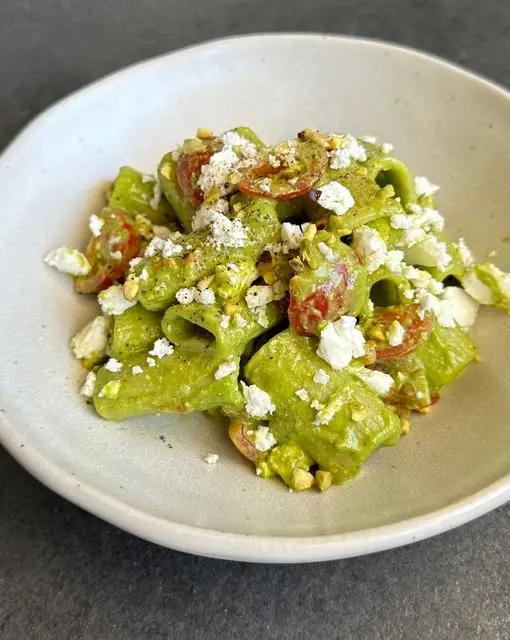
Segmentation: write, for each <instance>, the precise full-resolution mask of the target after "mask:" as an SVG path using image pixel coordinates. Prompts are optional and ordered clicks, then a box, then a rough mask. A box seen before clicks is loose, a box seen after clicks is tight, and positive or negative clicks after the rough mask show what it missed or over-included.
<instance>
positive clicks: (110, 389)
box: [98, 380, 120, 400]
mask: <svg viewBox="0 0 510 640" xmlns="http://www.w3.org/2000/svg"><path fill="white" fill-rule="evenodd" d="M119 391H120V380H110V382H107V383H106V384H105V385H104V387H103V388H102V389H101V391H100V392H99V394H98V395H99V396H100V397H101V398H102V397H103V396H105V397H106V398H110V400H115V398H116V397H117V396H118V395H119Z"/></svg>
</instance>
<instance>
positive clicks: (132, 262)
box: [129, 257, 142, 269]
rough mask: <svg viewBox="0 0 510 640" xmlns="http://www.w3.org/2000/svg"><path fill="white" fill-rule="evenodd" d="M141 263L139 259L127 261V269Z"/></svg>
mask: <svg viewBox="0 0 510 640" xmlns="http://www.w3.org/2000/svg"><path fill="white" fill-rule="evenodd" d="M141 261H142V258H139V257H137V258H133V259H132V260H130V261H129V268H130V269H134V268H135V267H136V265H137V264H140V262H141Z"/></svg>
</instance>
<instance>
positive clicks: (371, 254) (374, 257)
mask: <svg viewBox="0 0 510 640" xmlns="http://www.w3.org/2000/svg"><path fill="white" fill-rule="evenodd" d="M352 248H353V249H354V251H355V252H356V253H357V254H358V257H359V259H360V260H361V261H362V262H363V264H364V265H365V267H366V268H367V271H368V273H373V272H374V271H377V269H379V267H382V265H383V264H385V263H386V262H387V261H388V268H390V270H391V271H398V270H399V269H400V263H401V261H402V257H403V253H402V252H400V251H397V250H393V251H392V252H391V255H389V252H388V248H387V246H386V243H385V242H384V240H383V238H382V236H381V234H380V233H379V232H378V231H376V230H375V229H372V228H371V227H367V226H365V225H363V226H361V227H358V228H357V229H355V230H354V231H353V234H352ZM399 259H400V261H399Z"/></svg>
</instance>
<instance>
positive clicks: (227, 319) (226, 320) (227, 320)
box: [220, 314, 230, 329]
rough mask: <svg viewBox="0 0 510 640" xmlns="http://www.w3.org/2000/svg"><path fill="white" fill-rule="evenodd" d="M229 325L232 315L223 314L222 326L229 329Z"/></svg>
mask: <svg viewBox="0 0 510 640" xmlns="http://www.w3.org/2000/svg"><path fill="white" fill-rule="evenodd" d="M229 325H230V316H227V315H225V314H223V315H222V316H221V320H220V327H221V328H222V329H228V327H229Z"/></svg>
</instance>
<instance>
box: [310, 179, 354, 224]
mask: <svg viewBox="0 0 510 640" xmlns="http://www.w3.org/2000/svg"><path fill="white" fill-rule="evenodd" d="M318 191H320V195H319V197H318V199H317V202H318V203H319V204H320V206H321V207H324V209H328V210H329V211H333V213H335V214H336V215H337V216H343V215H344V214H345V213H347V211H349V209H350V208H351V207H352V206H354V198H353V197H352V194H351V192H350V191H349V189H347V188H346V187H344V186H343V185H342V184H340V183H339V182H337V181H336V180H332V181H331V182H328V183H327V184H325V185H322V187H319V189H318Z"/></svg>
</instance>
